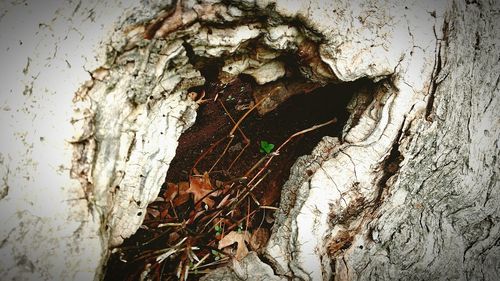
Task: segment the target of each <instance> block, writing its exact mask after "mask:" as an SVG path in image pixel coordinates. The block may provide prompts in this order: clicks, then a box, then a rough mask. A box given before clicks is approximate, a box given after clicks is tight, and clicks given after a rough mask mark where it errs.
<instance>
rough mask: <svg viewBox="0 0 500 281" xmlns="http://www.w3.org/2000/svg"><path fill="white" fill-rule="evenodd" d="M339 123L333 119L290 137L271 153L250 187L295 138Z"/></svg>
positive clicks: (250, 182)
mask: <svg viewBox="0 0 500 281" xmlns="http://www.w3.org/2000/svg"><path fill="white" fill-rule="evenodd" d="M335 122H337V118H333V119H332V120H330V121H327V122H325V123H321V124H318V125H314V126H312V127H310V128H307V129H304V130H302V131H298V132H296V133H295V134H293V135H291V136H290V137H288V139H286V141H284V142H283V143H282V144H281V145H280V146H279V147H278V149H276V151H275V152H273V153H271V156H270V157H269V159H268V160H267V162H266V163H265V164H264V166H263V167H262V168H261V169H260V170H259V171H258V172H257V174H255V176H254V177H253V178H252V179H251V180H250V181H249V182H248V185H250V184H252V182H253V181H254V180H255V179H257V177H258V176H260V174H262V172H263V171H264V170H265V169H266V168H267V167H268V166H269V164H270V163H271V161H272V160H273V158H274V157H275V156H277V155H279V153H280V151H281V149H282V148H283V147H284V146H285V145H286V144H287V143H289V142H290V141H291V140H292V139H293V138H295V137H297V136H300V135H302V134H305V133H308V132H310V131H314V130H317V129H319V128H321V127H324V126H327V125H330V124H332V123H335Z"/></svg>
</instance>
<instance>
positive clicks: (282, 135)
mask: <svg viewBox="0 0 500 281" xmlns="http://www.w3.org/2000/svg"><path fill="white" fill-rule="evenodd" d="M219 70H220V65H217V64H209V65H208V66H206V67H204V68H203V69H201V71H202V74H203V75H204V76H205V77H206V80H207V81H206V83H205V85H204V86H203V87H199V88H195V89H192V92H194V93H197V98H198V99H201V100H199V101H200V106H199V109H198V111H197V118H196V122H195V124H194V125H193V126H192V127H191V128H189V129H188V130H186V131H185V132H184V133H183V134H182V135H181V137H180V139H179V144H178V147H177V151H176V156H175V157H174V159H173V160H172V162H171V163H170V167H169V170H168V174H167V177H166V181H165V184H164V186H163V187H162V190H161V192H160V194H163V193H164V192H165V189H166V188H167V186H168V184H167V183H179V182H183V181H184V182H185V181H188V180H189V176H190V175H191V174H203V173H204V172H209V175H210V179H211V180H212V181H225V182H227V181H232V180H235V179H238V178H241V177H242V176H244V175H245V174H247V173H248V171H249V170H250V169H251V168H252V167H253V166H254V165H256V163H258V162H259V160H260V159H263V157H266V153H265V152H263V151H262V149H261V141H266V142H268V143H270V144H274V149H276V148H277V147H278V146H280V144H282V143H283V142H285V141H286V140H287V139H288V138H289V137H290V136H291V135H292V134H294V133H296V132H298V131H301V130H304V129H307V128H310V127H312V126H314V125H317V124H320V123H324V122H326V121H329V120H332V119H333V118H336V119H337V122H335V123H333V124H330V125H327V126H324V127H322V128H320V129H317V130H314V131H311V132H308V133H305V134H302V135H300V136H298V137H296V138H294V139H293V140H292V141H290V142H289V143H288V144H287V145H286V146H284V147H283V149H282V150H281V151H280V153H279V155H278V156H276V157H274V158H273V160H272V161H271V162H270V165H269V166H268V167H267V168H266V172H267V175H266V177H265V178H263V179H262V182H260V184H259V185H258V186H257V187H256V188H255V189H254V190H253V191H252V194H253V197H254V200H256V201H258V202H259V204H260V205H263V206H274V207H279V206H278V205H279V200H280V195H281V186H282V185H283V184H284V182H285V181H286V180H287V178H288V176H289V173H290V168H291V166H292V165H293V164H294V162H295V161H296V159H297V158H298V157H300V156H302V155H305V154H310V153H311V151H312V149H313V148H314V147H315V146H316V145H317V143H318V142H319V141H320V140H321V138H322V137H324V136H340V134H341V132H342V128H343V125H344V124H345V122H346V120H347V118H348V116H349V113H348V112H347V110H346V106H347V103H348V102H349V100H350V99H351V98H352V96H353V93H356V92H357V91H359V90H360V89H362V88H366V86H367V83H369V82H367V81H357V82H352V83H342V84H331V85H326V86H324V87H320V88H317V89H315V90H313V91H310V92H308V93H305V94H298V95H294V96H292V97H290V98H289V99H287V100H286V101H284V102H283V103H281V104H280V105H279V106H278V107H277V108H276V109H275V110H273V111H271V112H269V113H267V114H265V115H263V116H261V115H259V113H258V112H257V110H253V111H252V112H251V113H250V114H248V115H247V116H246V117H245V118H244V120H243V121H242V122H241V124H240V125H239V126H238V129H237V130H235V132H234V137H233V138H232V139H231V138H228V134H229V132H230V131H231V129H233V127H234V124H235V122H237V121H238V120H239V119H240V118H241V117H242V116H243V115H244V114H245V113H246V112H247V111H248V110H249V109H250V108H252V105H254V104H255V102H256V101H255V100H254V96H253V94H252V93H253V92H254V91H256V90H258V89H257V88H259V87H261V86H258V85H257V84H256V83H255V81H254V80H253V79H252V78H251V77H248V76H239V77H238V78H236V79H234V80H233V81H232V82H230V83H229V84H225V85H223V84H221V83H220V81H219V80H218V78H217V73H218V71H219ZM285 83H286V81H285ZM202 93H204V95H203V94H202ZM224 107H225V108H226V110H227V112H226V110H225V109H224ZM231 118H232V119H233V120H234V121H232V120H231ZM242 133H243V134H244V135H245V136H246V138H247V140H249V142H246V141H245V138H244V137H243V136H242ZM229 141H230V144H229V145H227V144H228V142H229ZM217 142H218V143H219V144H218V145H216V146H215V145H214V144H215V143H217ZM247 143H248V145H247ZM246 145H247V146H246ZM245 146H246V148H245ZM207 150H210V151H209V153H206V152H207ZM224 151H225V152H224ZM204 153H205V155H204ZM202 155H203V156H202ZM238 155H240V156H239V157H238ZM235 159H236V160H235ZM197 162H198V163H197ZM216 162H217V164H216V165H214V163H216ZM233 162H234V163H233ZM195 163H197V164H196V166H195ZM193 168H195V169H193ZM254 173H255V172H254ZM263 216H265V214H264V215H262V214H260V215H257V216H255V217H254V219H253V220H252V221H250V222H248V224H249V225H247V226H246V227H247V228H248V229H252V228H253V229H256V228H267V229H270V228H271V227H272V220H271V221H267V222H266V220H264V217H263ZM146 220H147V218H146ZM263 222H264V223H263ZM145 224H146V222H145ZM153 232H154V233H153ZM153 232H152V231H151V229H147V228H141V229H139V230H138V231H137V233H136V234H135V235H133V236H132V237H130V238H129V239H126V240H125V242H124V244H123V245H122V247H121V249H128V248H134V249H135V250H134V254H133V255H135V256H139V255H140V252H139V251H141V247H140V246H138V245H143V244H144V243H145V241H149V240H150V239H152V237H158V236H161V235H162V234H161V233H159V232H158V231H153ZM154 239H156V238H154ZM199 241H202V240H199ZM207 241H208V240H207ZM162 243H164V242H162ZM148 247H149V246H148ZM121 252H122V253H123V251H121ZM121 259H122V260H123V255H122V256H119V255H117V254H114V255H111V257H110V260H109V262H108V265H107V271H106V276H105V280H131V279H130V278H131V276H137V274H138V273H139V272H140V270H141V268H142V269H144V266H145V265H144V264H141V263H140V262H139V263H130V262H129V263H125V262H123V261H121ZM125 259H126V258H125ZM161 270H162V272H163V271H164V270H165V271H169V270H170V271H172V270H175V266H172V268H170V267H169V266H168V265H167V266H166V269H165V268H163V267H162V269H161ZM162 274H163V273H162ZM160 279H161V278H160ZM190 279H191V278H190ZM193 280H195V279H193Z"/></svg>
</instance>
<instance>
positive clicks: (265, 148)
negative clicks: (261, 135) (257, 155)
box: [260, 141, 274, 154]
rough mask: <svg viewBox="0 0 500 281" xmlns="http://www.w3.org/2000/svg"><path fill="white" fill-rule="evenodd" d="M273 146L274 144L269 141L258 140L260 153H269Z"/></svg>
mask: <svg viewBox="0 0 500 281" xmlns="http://www.w3.org/2000/svg"><path fill="white" fill-rule="evenodd" d="M273 148H274V144H272V143H269V142H267V141H260V152H262V153H264V152H265V153H267V154H269V153H271V151H273Z"/></svg>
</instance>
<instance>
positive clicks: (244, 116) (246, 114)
mask: <svg viewBox="0 0 500 281" xmlns="http://www.w3.org/2000/svg"><path fill="white" fill-rule="evenodd" d="M264 100H265V98H263V99H261V100H260V101H259V102H258V103H256V104H254V106H252V107H251V108H250V109H248V110H247V112H245V114H243V116H241V118H240V119H239V120H238V122H236V124H234V127H233V129H231V131H230V132H229V135H230V136H232V135H234V132H235V131H236V129H238V128H239V126H240V125H241V123H242V122H243V120H245V118H247V116H248V115H249V114H250V113H252V111H254V109H256V108H257V106H259V105H260V104H261V103H262V102H264Z"/></svg>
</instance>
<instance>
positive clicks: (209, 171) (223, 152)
mask: <svg viewBox="0 0 500 281" xmlns="http://www.w3.org/2000/svg"><path fill="white" fill-rule="evenodd" d="M233 140H234V136H229V141H228V142H227V144H226V147H224V151H222V153H221V155H219V157H218V158H217V160H216V161H215V162H214V164H213V165H212V167H210V169H209V170H208V173H211V172H212V170H213V169H214V168H215V166H217V164H218V163H219V161H220V160H221V159H222V157H224V155H225V154H226V152H227V150H228V149H229V146H230V145H231V143H233Z"/></svg>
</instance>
